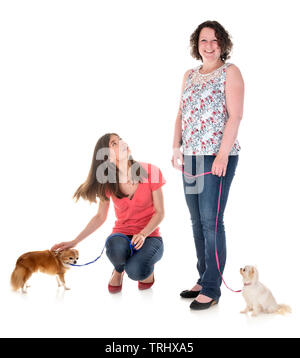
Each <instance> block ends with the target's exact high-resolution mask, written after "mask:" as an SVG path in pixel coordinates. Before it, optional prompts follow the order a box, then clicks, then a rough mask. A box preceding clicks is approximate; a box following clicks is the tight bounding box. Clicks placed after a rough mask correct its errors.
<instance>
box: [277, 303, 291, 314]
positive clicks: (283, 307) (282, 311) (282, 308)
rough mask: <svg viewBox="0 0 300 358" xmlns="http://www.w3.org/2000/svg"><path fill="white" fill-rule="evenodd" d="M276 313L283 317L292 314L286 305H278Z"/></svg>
mask: <svg viewBox="0 0 300 358" xmlns="http://www.w3.org/2000/svg"><path fill="white" fill-rule="evenodd" d="M276 313H278V314H282V315H284V314H285V313H292V309H291V307H290V306H288V305H278V309H277V311H276Z"/></svg>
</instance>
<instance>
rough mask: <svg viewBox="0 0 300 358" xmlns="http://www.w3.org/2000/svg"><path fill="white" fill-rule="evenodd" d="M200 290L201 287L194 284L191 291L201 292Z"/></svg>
mask: <svg viewBox="0 0 300 358" xmlns="http://www.w3.org/2000/svg"><path fill="white" fill-rule="evenodd" d="M201 290H202V286H201V285H199V284H198V283H196V285H195V286H194V287H193V288H192V289H191V291H201Z"/></svg>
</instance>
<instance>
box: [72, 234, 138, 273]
mask: <svg viewBox="0 0 300 358" xmlns="http://www.w3.org/2000/svg"><path fill="white" fill-rule="evenodd" d="M114 236H122V237H124V238H126V239H127V240H128V243H129V247H130V256H132V255H133V249H134V247H133V246H132V245H131V241H130V240H129V237H128V236H127V235H125V234H122V233H113V234H111V235H110V236H108V238H107V239H106V240H105V244H104V247H103V249H102V251H101V254H100V255H99V256H98V257H96V258H95V260H93V261H90V262H87V263H86V264H82V265H75V264H69V265H70V266H77V267H81V266H87V265H90V264H92V263H94V262H96V261H97V260H99V259H100V257H101V256H102V254H103V251H104V249H105V246H106V243H107V240H108V239H110V238H112V237H114Z"/></svg>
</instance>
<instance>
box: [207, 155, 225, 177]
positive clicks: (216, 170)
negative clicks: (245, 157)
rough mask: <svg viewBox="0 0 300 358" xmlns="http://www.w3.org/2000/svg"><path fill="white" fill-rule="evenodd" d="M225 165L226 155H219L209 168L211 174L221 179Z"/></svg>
mask: <svg viewBox="0 0 300 358" xmlns="http://www.w3.org/2000/svg"><path fill="white" fill-rule="evenodd" d="M227 164H228V155H225V154H220V153H219V154H218V155H217V156H216V159H215V160H214V162H213V164H212V167H211V172H212V174H213V175H218V176H219V177H221V176H222V175H223V176H225V175H226V169H227Z"/></svg>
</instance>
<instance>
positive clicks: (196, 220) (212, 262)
mask: <svg viewBox="0 0 300 358" xmlns="http://www.w3.org/2000/svg"><path fill="white" fill-rule="evenodd" d="M215 158H216V157H215V156H213V155H199V156H195V155H184V166H183V170H184V171H185V172H187V173H190V174H192V175H196V174H200V173H205V172H210V171H211V168H212V164H213V161H214V160H215ZM238 160H239V156H238V155H229V156H228V164H227V169H226V174H225V176H223V177H222V188H221V198H220V208H219V215H218V223H217V235H216V241H217V252H218V257H219V265H220V271H221V273H222V274H223V271H224V267H225V261H226V236H225V228H224V221H223V216H224V211H225V207H226V203H227V199H228V194H229V189H230V185H231V182H232V179H233V177H234V175H235V170H236V167H237V164H238ZM182 179H183V187H184V194H185V199H186V203H187V206H188V209H189V212H190V218H191V222H192V231H193V236H194V241H195V247H196V254H197V270H198V273H199V279H198V281H197V283H198V284H199V285H201V286H202V289H201V291H200V293H201V294H203V295H205V296H208V297H210V298H212V299H214V300H216V301H217V302H218V301H219V298H220V296H221V290H220V286H221V284H222V278H221V275H220V273H219V271H218V267H217V263H216V256H215V226H216V216H217V208H218V198H219V189H220V181H221V177H219V176H218V175H212V174H206V175H203V176H200V177H197V178H189V177H188V176H186V175H184V174H183V173H182Z"/></svg>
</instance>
